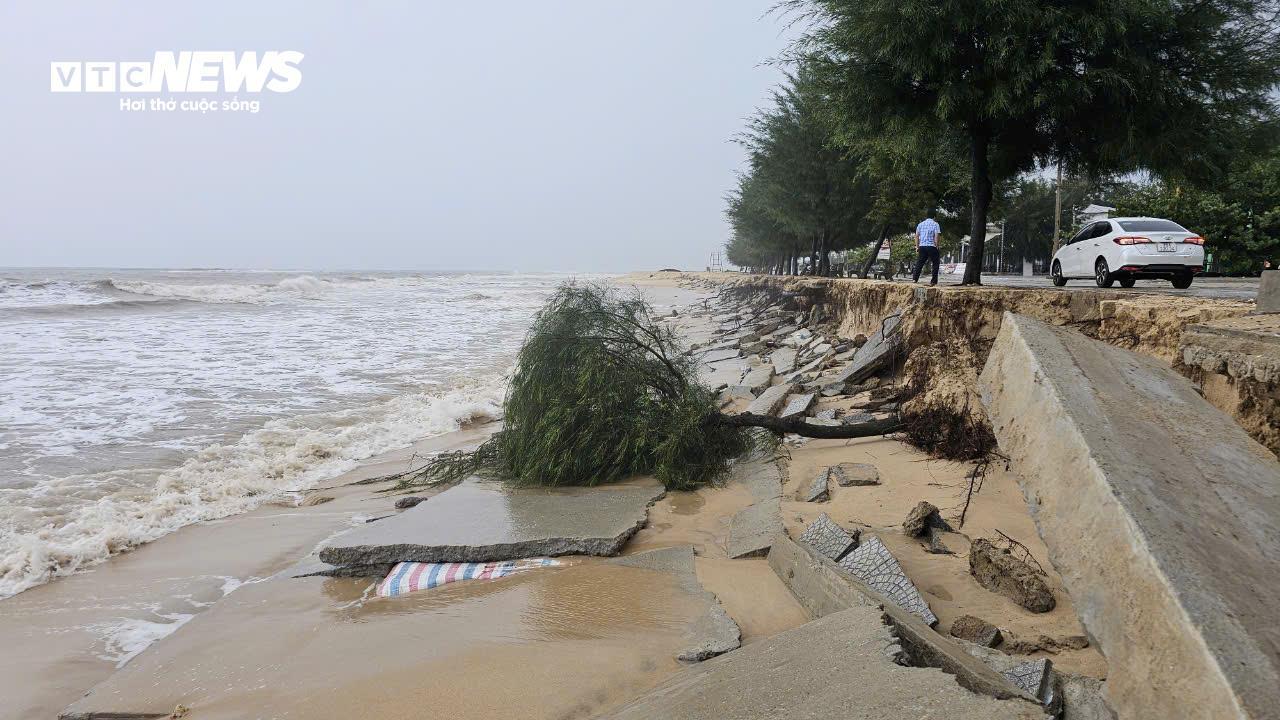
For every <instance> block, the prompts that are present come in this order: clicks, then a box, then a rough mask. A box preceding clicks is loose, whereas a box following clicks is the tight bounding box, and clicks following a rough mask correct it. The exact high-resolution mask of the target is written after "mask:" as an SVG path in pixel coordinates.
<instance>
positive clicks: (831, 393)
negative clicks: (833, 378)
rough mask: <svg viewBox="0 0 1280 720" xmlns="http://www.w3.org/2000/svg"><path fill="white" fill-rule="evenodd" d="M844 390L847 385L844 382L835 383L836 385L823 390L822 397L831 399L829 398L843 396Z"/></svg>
mask: <svg viewBox="0 0 1280 720" xmlns="http://www.w3.org/2000/svg"><path fill="white" fill-rule="evenodd" d="M844 388H845V384H844V383H842V382H838V383H835V384H834V385H827V386H826V387H824V388H822V397H828V398H829V397H835V396H837V395H843V394H844Z"/></svg>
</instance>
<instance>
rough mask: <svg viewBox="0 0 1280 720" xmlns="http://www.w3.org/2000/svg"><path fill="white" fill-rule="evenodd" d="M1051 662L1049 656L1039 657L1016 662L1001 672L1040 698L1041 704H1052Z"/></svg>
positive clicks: (1015, 683) (1030, 693)
mask: <svg viewBox="0 0 1280 720" xmlns="http://www.w3.org/2000/svg"><path fill="white" fill-rule="evenodd" d="M1052 670H1053V662H1051V661H1050V660H1049V658H1040V659H1039V660H1031V661H1029V662H1023V663H1018V664H1017V665H1014V666H1013V667H1012V668H1010V669H1008V670H1005V671H1004V672H1002V673H1001V675H1004V676H1005V677H1007V678H1009V682H1011V683H1013V684H1014V685H1017V686H1018V687H1020V688H1022V689H1023V690H1026V691H1027V694H1029V695H1031V696H1032V697H1034V698H1037V699H1039V700H1040V704H1041V705H1046V706H1047V705H1052V704H1053V702H1054V695H1055V693H1054V691H1053V682H1052V674H1051V671H1052Z"/></svg>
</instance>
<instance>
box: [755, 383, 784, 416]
mask: <svg viewBox="0 0 1280 720" xmlns="http://www.w3.org/2000/svg"><path fill="white" fill-rule="evenodd" d="M794 388H795V386H794V385H790V384H786V383H784V384H782V385H774V386H773V387H771V388H768V389H766V390H765V391H764V392H762V393H760V395H759V396H758V397H756V399H755V400H752V401H751V404H750V405H748V406H747V410H746V411H747V412H749V413H753V414H755V415H772V414H774V413H775V412H777V411H778V408H779V407H781V406H782V402H783V400H786V398H787V396H788V395H790V394H791V391H792V389H794Z"/></svg>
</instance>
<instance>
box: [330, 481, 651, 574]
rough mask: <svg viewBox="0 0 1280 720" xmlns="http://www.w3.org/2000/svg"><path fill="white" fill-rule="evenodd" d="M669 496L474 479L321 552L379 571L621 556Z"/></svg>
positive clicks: (635, 489) (642, 489) (643, 490)
mask: <svg viewBox="0 0 1280 720" xmlns="http://www.w3.org/2000/svg"><path fill="white" fill-rule="evenodd" d="M665 492H666V491H665V489H664V488H663V487H662V485H661V484H660V483H658V482H657V481H656V480H655V481H643V482H638V481H637V482H630V483H626V484H616V485H602V486H598V487H578V488H562V489H561V488H558V489H554V490H549V489H547V488H513V487H510V486H508V485H505V484H503V483H498V482H489V481H483V480H477V479H471V480H466V481H464V482H462V483H461V484H459V485H455V486H454V487H451V488H449V489H448V490H445V491H444V492H442V493H440V494H439V495H435V496H434V497H432V498H431V502H426V503H421V504H419V505H417V506H415V507H412V508H409V509H408V510H405V511H404V512H402V513H400V514H399V515H395V516H393V517H389V518H386V519H384V520H381V521H379V522H376V523H373V524H371V525H365V526H363V527H360V528H357V529H354V530H350V531H348V532H346V533H343V534H342V535H339V536H338V537H337V538H334V540H333V541H332V543H331V544H330V545H329V546H328V547H326V548H323V549H322V550H320V560H321V561H322V562H326V563H330V564H332V565H376V564H380V563H397V562H407V561H416V562H488V561H492V560H512V559H517V558H527V557H537V556H547V557H553V556H559V555H616V554H618V551H619V550H621V549H622V546H623V544H625V543H626V541H627V540H629V539H630V538H631V536H632V535H634V534H635V533H636V531H638V530H639V529H640V528H641V527H643V526H644V523H645V521H646V519H647V518H648V514H649V505H650V504H652V503H653V502H654V501H655V500H657V499H658V498H660V497H662V496H663V495H664V494H665Z"/></svg>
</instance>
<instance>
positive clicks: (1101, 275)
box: [1093, 258, 1115, 288]
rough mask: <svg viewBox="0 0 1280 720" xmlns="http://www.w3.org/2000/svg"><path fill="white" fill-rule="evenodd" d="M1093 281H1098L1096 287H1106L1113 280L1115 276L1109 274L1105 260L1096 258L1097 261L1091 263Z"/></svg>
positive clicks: (1109, 285) (1109, 270)
mask: <svg viewBox="0 0 1280 720" xmlns="http://www.w3.org/2000/svg"><path fill="white" fill-rule="evenodd" d="M1093 272H1094V277H1093V279H1094V281H1096V282H1097V283H1098V287H1101V288H1108V287H1111V284H1112V283H1114V282H1115V278H1114V277H1112V276H1111V269H1110V268H1108V267H1107V261H1106V260H1103V259H1102V258H1098V262H1096V263H1094V265H1093Z"/></svg>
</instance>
